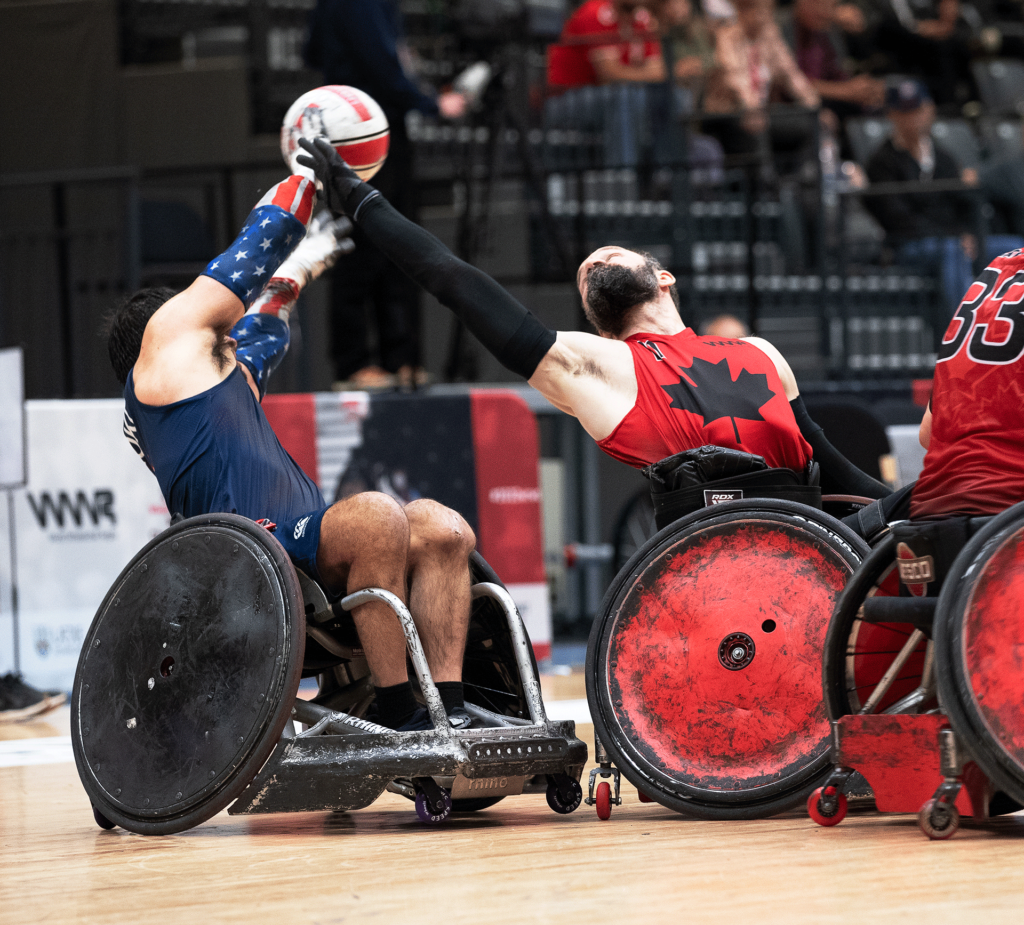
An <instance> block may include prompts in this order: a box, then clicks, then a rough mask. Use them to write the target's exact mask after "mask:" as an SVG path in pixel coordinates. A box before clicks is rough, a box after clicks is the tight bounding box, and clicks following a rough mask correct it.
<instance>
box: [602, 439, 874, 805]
mask: <svg viewBox="0 0 1024 925" xmlns="http://www.w3.org/2000/svg"><path fill="white" fill-rule="evenodd" d="M740 457H747V459H745V460H744V459H741V458H740ZM680 460H682V461H683V462H684V463H685V464H686V465H687V466H690V463H691V462H694V461H696V468H698V469H700V468H701V467H703V470H702V472H701V473H698V474H697V475H696V477H692V476H694V471H693V470H694V467H693V466H690V470H691V471H690V473H689V475H687V476H686V477H685V478H684V479H683V481H682V487H674V484H675V485H678V484H679V483H678V482H676V483H673V482H672V480H671V479H665V480H663V482H662V485H663V486H664V488H665V490H664V491H653V492H652V498H653V502H654V509H655V513H656V517H657V523H658V526H659V527H661V528H662V529H660V532H658V533H657V534H656V535H655V536H653V537H652V538H651V539H649V540H648V541H647V542H646V543H645V544H644V545H643V546H642V547H641V548H640V549H639V550H638V551H637V552H636V553H635V555H633V557H632V558H631V559H630V560H629V561H628V562H627V563H626V565H625V566H624V567H623V568H622V570H621V571H620V572H619V573H618V575H617V576H616V577H615V579H614V580H613V582H612V584H611V586H610V587H609V589H608V592H607V594H606V595H605V598H604V601H603V602H602V605H601V609H600V611H599V613H598V616H597V618H596V619H595V621H594V625H593V628H592V631H591V635H590V640H589V645H588V649H587V668H586V672H587V674H586V681H587V698H588V701H589V704H590V711H591V714H592V716H593V719H594V728H595V747H596V757H597V760H598V762H599V767H597V768H595V769H594V770H592V771H591V776H590V786H589V793H588V796H587V800H586V802H587V803H588V804H594V805H595V806H596V809H597V814H598V816H599V817H600V818H602V819H607V818H608V817H609V815H610V813H611V807H612V806H613V805H617V804H620V803H621V796H620V794H619V787H620V772H621V774H623V775H625V777H626V779H627V780H629V781H630V783H632V784H633V785H634V786H636V788H637V790H638V791H639V792H640V799H641V801H642V802H650V801H652V800H653V801H656V802H658V803H661V804H662V805H664V806H667V807H669V808H671V809H674V810H676V811H678V812H680V813H683V814H686V815H691V816H697V817H700V818H705V819H751V818H761V817H764V816H769V815H772V814H774V813H777V812H780V811H782V810H785V809H788V808H790V807H792V806H795V805H797V804H799V803H801V802H802V801H804V800H805V799H806V798H807V795H808V794H809V793H810V792H811V791H812V790H813V789H814V788H815V787H817V786H819V785H820V784H821V783H822V782H823V781H824V779H825V777H826V776H827V775H828V773H829V770H830V768H831V760H830V745H831V739H830V725H829V716H828V714H827V712H826V709H825V704H824V702H823V700H822V680H821V652H822V649H823V646H824V643H825V633H826V629H827V627H828V622H829V618H830V617H831V614H832V610H833V608H834V605H835V602H836V600H837V599H838V597H839V594H840V592H841V591H842V590H843V588H844V587H845V585H846V583H847V582H848V581H849V580H850V578H851V576H852V575H853V574H854V573H855V571H856V570H857V569H858V567H859V566H860V565H861V562H862V561H863V560H864V558H865V557H866V556H867V555H868V553H869V552H870V547H869V545H868V543H867V542H865V540H864V539H862V538H861V536H859V535H858V534H857V533H855V532H854V531H853V530H852V529H851V528H850V527H849V526H847V525H846V524H844V523H842V522H841V521H840V520H839V519H838V518H839V517H841V516H848V515H852V514H854V513H856V512H857V511H860V510H861V509H863V510H868V509H869V508H868V506H869V504H870V499H867V498H858V497H849V496H832V497H826V498H824V499H822V496H821V491H820V488H818V487H817V484H816V483H817V480H816V477H815V475H816V474H815V472H814V471H813V469H812V471H810V472H809V473H808V474H806V475H802V474H801V475H798V474H796V473H793V472H791V471H789V470H778V469H767V467H766V466H764V461H763V460H761V459H760V457H749V455H748V454H744V453H738V452H736V451H731V450H721V449H720V448H711V447H708V448H701V449H700V450H691V451H687V453H684V454H678V455H677V457H670V458H669V460H663V461H662V462H661V463H658V464H656V467H662V470H663V472H664V471H665V470H666V469H667V468H669V467H675V466H677V465H678V463H679V461H680ZM751 460H754V461H759V462H756V463H755V464H752V463H751ZM812 466H813V464H812ZM652 468H653V467H652ZM723 469H724V470H727V471H726V472H725V473H724V474H723ZM654 474H655V475H658V474H659V473H658V472H657V471H656V472H655V473H654ZM708 475H711V476H719V477H717V478H706V476H708ZM656 484H657V483H656ZM722 499H731V500H722ZM704 504H707V505H709V506H706V507H705V506H702V505H704ZM822 507H824V508H825V510H823V509H822ZM680 515H682V516H680ZM868 523H869V521H868V520H867V518H865V525H867V524H868ZM875 527H876V529H875V530H872V529H867V528H865V529H864V530H863V531H862V532H864V533H865V534H866V535H868V536H872V538H874V534H875V533H877V534H881V533H882V532H884V528H885V524H884V521H878V523H877V524H876V525H875ZM602 777H604V778H610V780H604V781H600V782H598V779H599V778H602ZM595 784H596V787H595Z"/></svg>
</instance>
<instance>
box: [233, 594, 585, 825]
mask: <svg viewBox="0 0 1024 925" xmlns="http://www.w3.org/2000/svg"><path fill="white" fill-rule="evenodd" d="M473 596H474V597H481V596H487V597H491V598H493V599H495V601H496V602H497V603H498V604H499V605H500V606H501V607H502V608H503V609H504V611H505V613H506V615H507V617H508V620H509V626H510V630H511V634H512V638H513V641H514V642H515V650H516V653H515V654H516V661H517V665H518V668H519V671H520V673H521V676H522V680H523V686H524V689H525V693H526V699H527V704H528V706H529V710H530V719H529V720H526V719H517V718H512V717H501V716H497V715H496V714H490V713H489V712H488V711H486V710H483V709H481V708H477V707H474V705H472V704H467V710H468V711H469V712H470V713H471V714H474V715H475V716H476V718H477V719H483V720H485V721H488V722H490V723H494V725H488V726H487V727H485V728H477V729H468V730H459V731H456V730H454V729H452V727H451V726H450V724H449V723H448V721H447V716H446V714H445V712H444V707H443V705H442V704H441V700H440V695H439V694H438V692H437V689H436V687H435V686H434V684H433V681H432V680H431V678H430V671H429V668H428V666H427V663H426V658H425V656H424V654H423V651H422V648H421V645H420V641H419V638H418V636H417V634H416V631H415V627H414V624H413V621H412V617H411V616H410V615H409V612H408V610H407V609H406V608H405V607H404V605H403V604H402V603H401V601H400V600H398V599H397V598H396V597H394V596H393V595H391V594H388V593H387V592H385V591H381V590H378V589H368V590H366V591H360V592H357V593H355V594H352V595H349V596H348V597H346V598H345V599H344V600H343V601H342V604H341V606H342V607H343V608H345V609H351V608H352V607H356V606H359V605H360V604H362V603H366V602H367V601H369V600H378V601H383V602H385V603H387V604H388V605H389V606H390V607H391V608H392V610H394V611H395V613H396V615H397V616H398V618H399V620H400V621H401V623H402V627H403V630H404V631H405V634H406V641H407V643H408V647H409V654H410V657H411V661H412V664H413V667H414V669H415V671H416V674H417V676H418V678H419V682H420V687H421V689H422V691H423V696H424V699H425V701H426V706H427V710H428V712H429V714H430V717H431V720H432V721H433V723H434V727H435V728H433V729H427V730H417V731H410V732H401V731H395V730H393V729H389V728H387V727H385V726H379V725H376V724H375V723H371V722H368V721H366V720H363V719H359V718H357V717H354V716H350V715H348V714H346V713H343V712H338V711H333V710H329V709H327V708H326V707H323V706H320V705H318V704H315V703H312V702H307V701H302V700H297V701H296V702H295V706H294V707H293V711H292V715H293V718H294V719H295V720H296V721H298V722H301V723H303V724H305V725H306V726H307V727H308V728H307V729H306V730H305V731H304V732H301V733H299V734H298V735H296V736H294V737H292V738H282V739H281V740H280V742H279V743H278V745H277V747H276V749H275V751H274V753H273V754H272V755H271V756H270V759H269V760H268V761H267V763H266V765H264V767H263V768H262V770H261V771H260V773H259V774H258V775H257V776H256V777H255V779H254V780H253V781H252V782H251V783H250V785H249V786H248V787H247V788H246V790H245V791H243V793H242V794H241V796H240V797H239V799H238V800H237V801H236V802H235V803H234V804H233V805H232V806H231V807H230V808H229V810H228V812H229V813H230V814H232V815H236V814H250V813H278V812H311V811H324V810H333V811H345V810H354V809H362V808H365V807H367V806H369V805H370V804H371V803H373V802H374V801H375V800H376V799H377V798H378V797H379V796H380V795H381V794H382V793H383V792H384V791H385V790H389V791H391V792H393V793H398V794H401V795H403V796H406V797H408V798H409V799H411V800H413V801H414V802H415V805H416V811H417V814H418V815H419V817H420V818H421V819H422V820H424V821H425V822H440V821H441V820H443V819H445V818H446V817H447V816H448V814H449V813H450V812H451V811H452V809H453V807H454V809H455V810H457V811H458V810H460V809H465V810H474V809H482V808H484V806H485V805H491V804H492V803H496V802H497V801H498V800H500V799H502V798H504V797H506V796H514V795H518V794H521V793H536V792H544V793H545V795H546V798H547V802H548V805H549V806H550V807H551V809H552V810H554V811H555V812H558V813H563V814H564V813H570V812H572V811H574V810H575V809H576V808H577V807H578V806H579V805H580V803H581V801H582V797H583V793H582V789H581V787H580V784H579V778H580V775H581V774H582V771H583V767H584V765H585V764H586V760H587V747H586V745H585V744H584V743H583V742H582V741H580V740H579V739H578V738H577V737H576V734H575V724H574V723H573V722H571V721H550V720H548V719H547V717H546V715H545V712H544V705H543V702H542V700H541V696H540V685H539V682H538V681H537V678H536V675H535V673H534V671H533V665H532V662H531V659H530V655H529V641H528V640H527V638H526V634H525V632H524V630H523V627H522V623H521V620H520V618H519V615H518V613H517V612H516V609H515V605H514V603H513V602H512V600H511V598H510V597H509V596H508V592H507V591H505V589H504V588H502V587H500V586H499V585H496V584H493V583H487V582H482V583H480V584H477V585H474V587H473Z"/></svg>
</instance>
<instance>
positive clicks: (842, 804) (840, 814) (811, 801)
mask: <svg viewBox="0 0 1024 925" xmlns="http://www.w3.org/2000/svg"><path fill="white" fill-rule="evenodd" d="M826 791H830V792H829V793H827V794H826ZM826 795H827V796H830V797H832V798H834V799H835V801H836V807H835V809H834V810H833V811H832V812H831V813H827V812H826V811H825V809H824V808H823V807H822V805H821V798H822V797H823V796H826ZM807 815H809V816H810V817H811V818H812V819H813V820H814V821H815V822H817V823H818V825H839V823H840V822H842V821H843V820H844V819H845V818H846V794H845V793H836V788H835V787H831V786H829V787H824V788H823V787H818V789H817V790H814V791H813V792H812V793H811V795H810V796H809V797H808V798H807Z"/></svg>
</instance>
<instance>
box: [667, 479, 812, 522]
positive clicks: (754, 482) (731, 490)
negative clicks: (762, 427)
mask: <svg viewBox="0 0 1024 925" xmlns="http://www.w3.org/2000/svg"><path fill="white" fill-rule="evenodd" d="M812 465H813V464H812ZM751 498H780V499H782V500H784V501H797V502H799V503H800V504H806V505H808V506H810V507H814V508H817V509H818V510H821V487H820V486H819V485H816V484H815V485H808V484H807V478H806V477H805V476H804V475H799V474H797V473H796V472H794V471H793V470H792V469H761V470H760V471H756V472H745V473H742V474H739V475H732V476H728V477H727V478H724V479H714V480H713V481H710V482H704V483H702V484H700V485H695V486H692V487H687V488H677V489H675V490H674V491H666V492H654V491H652V492H651V500H652V501H653V502H654V522H655V524H656V525H657V527H658V529H659V530H662V529H664V528H665V527H667V526H668V525H669V524H671V523H674V522H675V521H677V520H679V518H680V517H685V516H686V515H687V514H692V513H693V512H694V511H697V510H700V509H701V508H703V507H714V506H715V505H717V504H723V503H725V502H726V501H738V500H748V499H751Z"/></svg>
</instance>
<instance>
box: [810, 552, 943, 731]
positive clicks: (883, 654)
mask: <svg viewBox="0 0 1024 925" xmlns="http://www.w3.org/2000/svg"><path fill="white" fill-rule="evenodd" d="M898 594H899V573H898V572H897V570H896V540H895V539H894V538H893V536H892V534H888V535H887V536H885V537H884V538H883V539H882V541H881V542H880V543H879V544H878V545H877V546H875V548H874V549H872V550H871V553H870V554H869V555H868V557H867V558H866V559H865V560H864V561H863V562H862V563H861V566H860V568H859V569H858V570H857V573H856V574H855V575H854V576H853V578H851V579H850V582H849V584H847V586H846V587H845V588H844V589H843V592H842V594H840V595H839V600H838V601H837V602H836V609H835V612H834V613H833V615H832V619H831V621H830V622H829V625H828V633H827V634H826V636H825V651H824V661H823V665H822V679H823V683H824V690H825V704H826V706H827V707H828V715H829V718H830V719H833V720H836V719H839V717H841V716H846V715H848V714H851V713H858V712H859V711H860V709H861V706H862V705H863V703H864V701H866V700H867V698H868V697H869V696H870V693H871V691H872V690H873V689H874V687H875V685H876V684H877V683H878V681H879V680H880V679H881V677H882V675H883V674H885V671H886V669H887V668H888V667H889V666H890V665H891V664H892V661H893V659H894V658H895V657H896V655H897V654H898V653H899V651H900V649H902V648H903V645H904V644H905V643H906V641H907V638H908V637H909V636H910V634H911V633H912V632H913V631H914V627H913V626H910V625H908V624H904V623H865V622H864V621H863V620H861V619H860V617H859V616H858V614H859V612H860V608H861V606H862V605H863V604H864V601H865V600H867V599H868V598H869V597H875V596H879V595H881V596H885V597H889V596H895V595H898ZM926 648H927V641H926V640H922V642H921V644H920V645H919V646H918V648H917V649H916V650H915V652H914V653H913V655H911V656H910V659H909V661H908V662H907V664H906V665H904V667H903V670H902V671H901V672H900V674H899V676H898V677H897V678H896V680H895V681H893V683H892V686H891V687H890V688H889V690H888V692H887V693H886V694H885V696H884V697H883V698H882V700H881V701H879V704H878V707H877V709H876V711H875V712H879V713H881V712H883V711H884V710H885V709H886V708H887V707H888V706H890V705H891V704H893V703H895V702H896V701H897V700H899V699H900V698H901V697H904V696H906V695H907V694H909V693H910V692H911V691H912V690H914V688H916V687H917V686H918V684H919V683H920V681H921V673H922V669H923V666H924V656H925V649H926Z"/></svg>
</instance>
